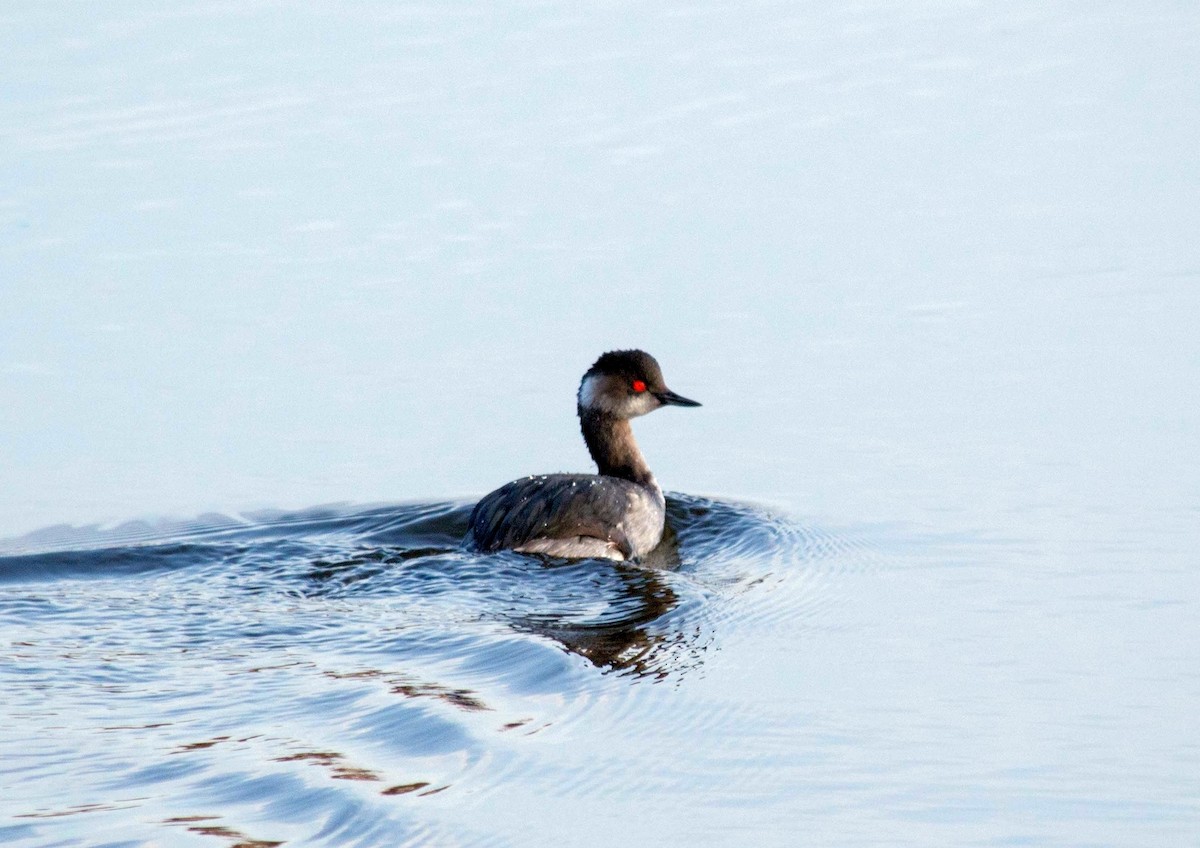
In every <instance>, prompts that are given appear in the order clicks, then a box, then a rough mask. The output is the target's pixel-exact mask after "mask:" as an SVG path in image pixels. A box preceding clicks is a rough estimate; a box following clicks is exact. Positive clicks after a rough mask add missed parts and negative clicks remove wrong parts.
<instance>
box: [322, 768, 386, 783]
mask: <svg viewBox="0 0 1200 848" xmlns="http://www.w3.org/2000/svg"><path fill="white" fill-rule="evenodd" d="M333 779H334V780H379V775H377V774H375V772H373V771H371V770H370V769H364V768H354V767H352V766H338V767H337V768H335V769H334V770H333Z"/></svg>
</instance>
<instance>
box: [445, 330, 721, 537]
mask: <svg viewBox="0 0 1200 848" xmlns="http://www.w3.org/2000/svg"><path fill="white" fill-rule="evenodd" d="M576 401H577V403H576V410H577V412H578V413H579V425H580V429H581V430H582V431H583V440H584V442H585V443H586V444H587V448H588V452H589V453H590V454H591V455H592V459H593V460H594V461H595V463H596V468H597V470H598V471H599V472H600V473H599V474H543V475H537V476H530V477H525V478H523V479H520V480H514V481H512V482H511V483H507V484H506V485H504V486H501V487H500V488H499V489H497V490H496V491H494V492H492V493H491V494H489V495H487V496H485V497H484V498H483V499H482V500H481V501H479V503H478V504H476V505H475V509H474V511H472V513H471V522H470V533H469V538H470V539H471V541H472V543H473V544H474V546H475V547H476V548H478V549H479V550H482V551H497V550H503V549H509V550H514V551H520V552H522V553H536V554H547V555H550V556H556V557H565V558H569V559H583V558H601V559H611V560H636V559H640V558H641V557H643V556H645V555H646V554H647V553H649V552H650V551H651V550H653V549H654V547H655V546H656V545H657V544H658V543H659V540H660V539H662V534H663V525H664V522H665V520H666V500H665V499H664V497H663V491H662V488H661V487H660V486H659V485H658V481H657V480H655V479H654V475H653V474H651V473H650V468H649V466H647V465H646V460H645V458H644V457H643V456H642V452H641V450H639V449H638V445H637V442H636V441H634V438H633V428H632V427H631V426H630V424H629V421H630V419H632V418H636V417H638V416H639V415H645V414H646V413H647V412H653V411H654V410H656V409H659V408H660V407H663V406H699V405H700V404H699V403H697V402H696V401H694V400H688V399H687V398H685V397H682V396H680V395H677V394H675V392H673V391H671V390H670V389H668V388H667V384H666V382H664V380H663V375H662V369H661V368H660V367H659V365H658V362H657V361H656V360H655V359H654V357H653V356H651V355H650V354H648V353H646V352H645V351H642V350H614V351H609V352H608V353H605V354H604V355H603V356H601V357H600V358H599V359H597V360H596V362H595V364H594V365H592V367H591V368H589V369H588V370H587V373H586V374H584V375H583V380H582V381H581V382H580V384H579V393H578V395H577V397H576Z"/></svg>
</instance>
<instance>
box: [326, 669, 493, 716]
mask: <svg viewBox="0 0 1200 848" xmlns="http://www.w3.org/2000/svg"><path fill="white" fill-rule="evenodd" d="M322 673H323V674H324V675H325V676H326V677H329V678H331V679H333V680H367V679H380V680H384V681H385V682H387V683H388V685H389V686H390V687H391V692H392V693H393V694H396V695H403V696H404V697H406V698H434V699H436V700H439V701H442V702H444V703H447V704H450V705H451V706H454V707H458V708H459V709H462V710H467V711H468V712H481V711H483V710H490V709H491V707H489V706H488V705H487V704H485V703H484V702H483V701H482V700H481V699H480V698H479V696H478V695H477V694H476V693H475V692H472V691H471V690H470V689H452V688H450V687H449V686H443V685H441V684H440V683H426V682H424V681H421V680H417V679H414V678H412V677H410V676H408V675H405V674H395V673H391V672H386V671H382V670H380V669H375V668H371V669H363V670H360V671H325V672H322Z"/></svg>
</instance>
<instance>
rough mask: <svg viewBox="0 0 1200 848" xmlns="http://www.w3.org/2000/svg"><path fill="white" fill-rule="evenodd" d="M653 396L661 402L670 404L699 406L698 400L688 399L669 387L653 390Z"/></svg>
mask: <svg viewBox="0 0 1200 848" xmlns="http://www.w3.org/2000/svg"><path fill="white" fill-rule="evenodd" d="M654 396H655V397H656V398H658V399H659V400H660V401H661V402H662V403H664V404H668V405H670V406H699V405H700V403H699V401H694V400H688V399H687V398H685V397H684V396H683V395H677V394H675V393H674V392H673V391H671V390H670V389H663V390H662V391H661V392H655V393H654Z"/></svg>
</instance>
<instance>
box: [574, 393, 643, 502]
mask: <svg viewBox="0 0 1200 848" xmlns="http://www.w3.org/2000/svg"><path fill="white" fill-rule="evenodd" d="M579 425H580V429H582V430H583V440H584V441H585V442H586V443H587V448H588V453H590V454H591V455H592V459H593V460H594V461H595V463H596V467H597V468H598V469H599V470H600V473H601V474H605V475H608V476H609V477H620V478H621V479H622V480H629V481H631V482H633V483H638V484H640V485H642V486H651V487H654V486H656V483H655V481H654V475H653V474H651V473H650V468H649V466H647V465H646V458H645V457H643V456H642V452H641V451H640V450H639V449H638V445H637V441H636V440H635V439H634V438H633V428H632V427H630V426H629V419H628V418H617V417H616V416H614V415H611V414H609V413H607V412H600V411H598V410H591V409H583V408H580V409H579Z"/></svg>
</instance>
